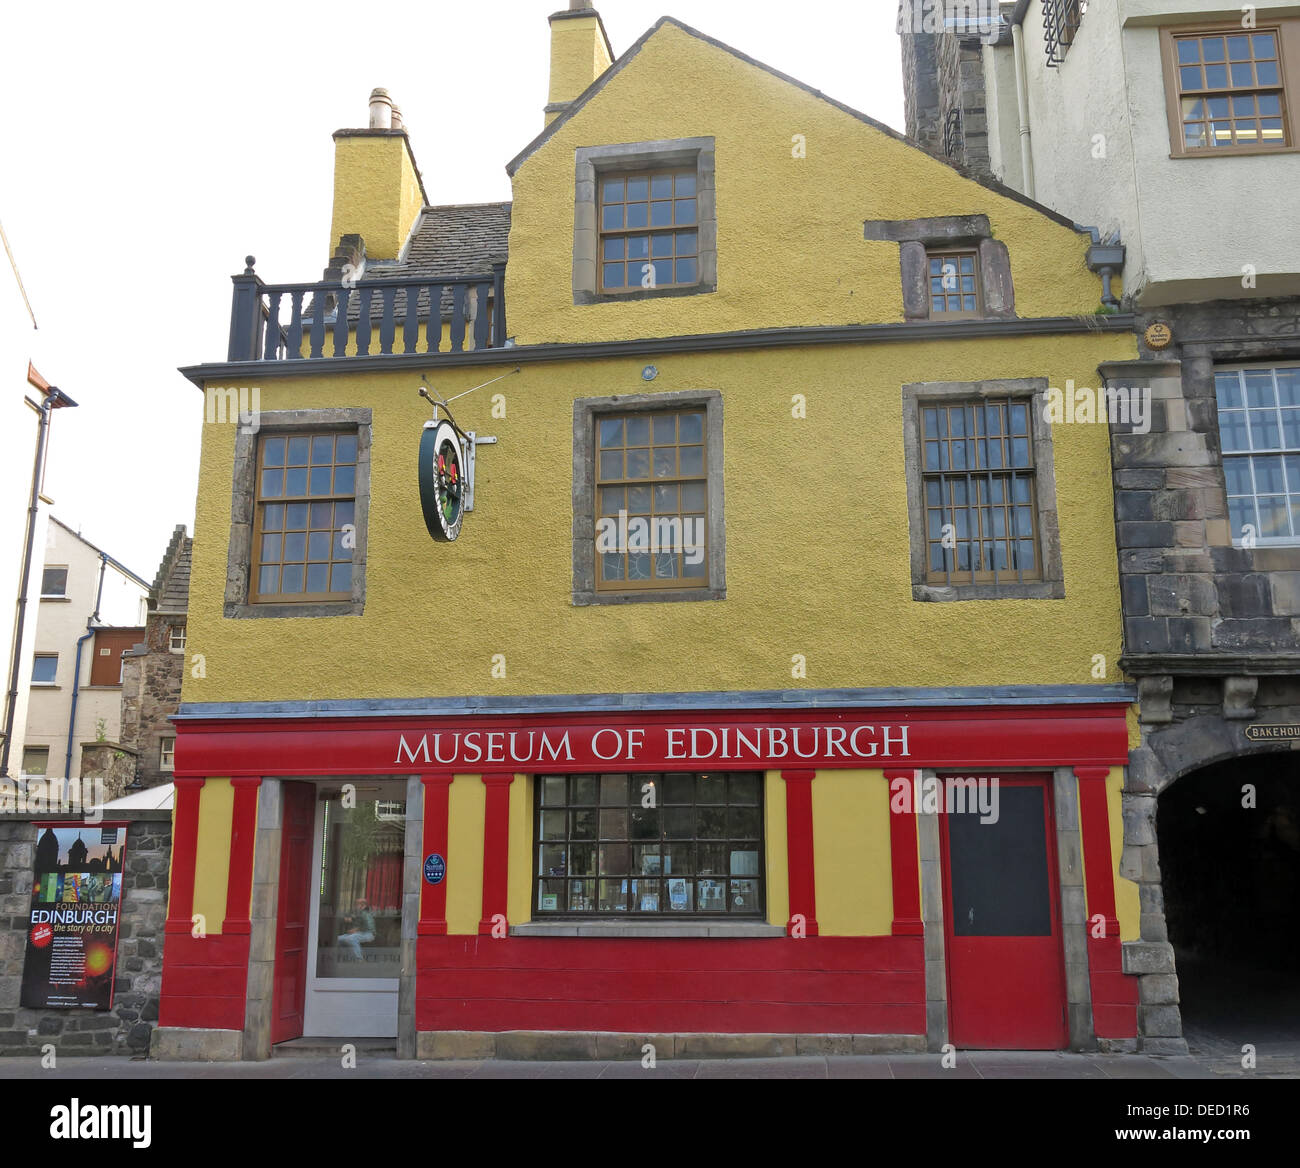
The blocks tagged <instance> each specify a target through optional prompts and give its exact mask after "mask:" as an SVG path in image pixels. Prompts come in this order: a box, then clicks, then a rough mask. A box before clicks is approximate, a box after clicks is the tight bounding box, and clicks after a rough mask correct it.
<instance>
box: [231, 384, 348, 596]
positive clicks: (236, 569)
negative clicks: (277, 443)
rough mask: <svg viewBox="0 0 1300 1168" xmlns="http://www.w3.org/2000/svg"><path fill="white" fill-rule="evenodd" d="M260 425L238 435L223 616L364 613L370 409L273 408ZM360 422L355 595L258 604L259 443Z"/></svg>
mask: <svg viewBox="0 0 1300 1168" xmlns="http://www.w3.org/2000/svg"><path fill="white" fill-rule="evenodd" d="M257 421H258V427H257V429H256V430H253V429H250V428H248V427H246V426H243V425H242V424H241V425H240V426H239V427H238V429H237V431H236V435H235V460H234V471H233V476H232V477H233V484H232V488H231V503H230V548H229V552H228V553H227V558H226V596H225V606H224V615H225V616H226V617H227V618H233V619H244V618H259V617H319V616H360V615H361V613H362V612H363V611H364V609H365V604H366V529H367V526H368V516H369V511H370V426H371V411H370V409H368V408H347V407H345V408H338V407H335V408H329V409H317V410H269V411H265V412H263V413H261V414H259V415H258V419H257ZM352 426H355V427H356V430H357V481H356V510H355V520H356V528H357V530H356V547H355V548H354V549H353V551H352V599H351V600H345V601H339V602H334V601H330V602H315V601H313V602H310V603H303V604H253V603H250V601H249V599H248V595H249V587H250V583H251V582H250V578H249V577H250V573H251V572H252V563H253V507H254V499H255V497H256V485H257V484H256V477H257V444H258V439H259V438H260V437H262V436H265V435H267V434H311V433H314V432H316V431H320V430H328V429H339V428H341V427H352Z"/></svg>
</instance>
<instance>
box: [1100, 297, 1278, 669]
mask: <svg viewBox="0 0 1300 1168" xmlns="http://www.w3.org/2000/svg"><path fill="white" fill-rule="evenodd" d="M1157 318H1158V319H1161V320H1163V321H1165V322H1167V323H1169V324H1170V325H1171V326H1172V328H1173V333H1174V337H1175V340H1176V345H1175V347H1174V348H1171V349H1170V350H1168V351H1167V352H1168V353H1169V354H1173V355H1174V357H1173V359H1167V358H1166V357H1165V355H1163V354H1161V355H1156V356H1155V359H1154V360H1151V361H1144V362H1133V363H1129V364H1128V365H1127V367H1126V368H1124V369H1122V370H1121V369H1119V368H1115V370H1114V372H1113V374H1112V375H1109V383H1110V384H1130V385H1137V386H1148V385H1149V386H1150V387H1151V389H1152V398H1153V400H1152V418H1151V429H1150V433H1148V434H1134V433H1130V432H1128V431H1129V429H1130V428H1129V427H1124V426H1119V427H1115V428H1114V430H1113V433H1112V458H1113V463H1114V469H1115V518H1116V521H1117V523H1116V528H1117V533H1118V537H1119V548H1120V574H1121V587H1122V590H1123V603H1124V641H1125V657H1126V661H1130V660H1131V659H1134V658H1137V657H1144V656H1150V655H1155V656H1163V655H1168V654H1188V653H1197V654H1204V653H1212V654H1219V655H1226V656H1232V657H1241V656H1247V655H1254V654H1263V655H1264V656H1267V657H1277V656H1279V655H1284V656H1289V655H1295V654H1300V548H1267V547H1255V548H1235V547H1233V546H1232V536H1233V534H1234V533H1232V532H1231V531H1230V530H1229V523H1228V505H1227V491H1226V487H1225V485H1224V478H1223V460H1222V453H1221V448H1220V443H1219V426H1218V412H1217V404H1216V399H1215V392H1214V370H1215V366H1216V365H1222V364H1232V363H1240V362H1245V361H1286V360H1291V361H1294V360H1296V358H1297V357H1300V300H1284V301H1280V300H1242V301H1218V302H1211V303H1205V304H1194V305H1184V306H1176V307H1172V308H1165V309H1161V310H1159V311H1158V312H1156V313H1151V314H1149V316H1148V318H1147V319H1157ZM1145 323H1146V321H1145V320H1144V322H1143V324H1144V325H1145ZM1236 534H1237V536H1238V538H1240V534H1241V533H1236Z"/></svg>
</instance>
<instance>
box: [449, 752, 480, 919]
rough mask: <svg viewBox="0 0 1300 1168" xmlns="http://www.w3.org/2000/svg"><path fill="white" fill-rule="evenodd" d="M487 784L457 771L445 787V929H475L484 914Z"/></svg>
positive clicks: (473, 776)
mask: <svg viewBox="0 0 1300 1168" xmlns="http://www.w3.org/2000/svg"><path fill="white" fill-rule="evenodd" d="M486 808H487V788H486V787H484V786H483V781H482V779H480V777H479V776H478V775H457V776H456V777H455V779H453V780H452V784H451V789H450V790H449V791H448V799H447V819H448V824H449V830H448V833H447V932H448V933H458V934H463V933H477V932H478V922H479V918H480V917H481V916H482V915H483V819H484V814H485V811H486Z"/></svg>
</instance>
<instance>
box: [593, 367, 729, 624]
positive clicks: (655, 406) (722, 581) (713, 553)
mask: <svg viewBox="0 0 1300 1168" xmlns="http://www.w3.org/2000/svg"><path fill="white" fill-rule="evenodd" d="M701 406H702V407H704V410H705V428H706V433H705V439H704V444H705V466H706V467H707V468H708V476H709V485H708V500H709V518H708V524H709V527H708V536H707V540H708V565H709V577H708V585H707V587H701V588H664V589H642V590H637V591H629V592H598V591H596V418H597V417H599V416H600V415H602V414H612V413H623V412H625V411H629V410H645V411H646V412H652V411H655V410H662V409H674V410H677V409H689V408H691V407H696V408H699V407H701ZM722 477H723V475H722V394H721V392H720V391H718V390H716V389H687V390H676V391H671V392H668V393H630V394H623V395H621V396H617V397H580V398H577V399H576V400H575V401H574V403H573V603H574V604H575V605H589V604H644V603H660V602H664V601H677V600H725V599H726V596H727V540H726V524H725V521H724V518H723V494H724V492H723V482H722Z"/></svg>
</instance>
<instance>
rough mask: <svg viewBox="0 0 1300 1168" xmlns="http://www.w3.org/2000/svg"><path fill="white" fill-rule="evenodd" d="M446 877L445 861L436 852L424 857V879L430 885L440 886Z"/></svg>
mask: <svg viewBox="0 0 1300 1168" xmlns="http://www.w3.org/2000/svg"><path fill="white" fill-rule="evenodd" d="M446 875H447V861H446V860H444V859H443V858H442V857H441V856H440V855H439V854H438V853H437V852H434V853H433V855H431V856H425V857H424V878H425V880H426V881H428V882H429V883H430V884H441V883H442V881H443V878H444V877H445V876H446Z"/></svg>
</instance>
